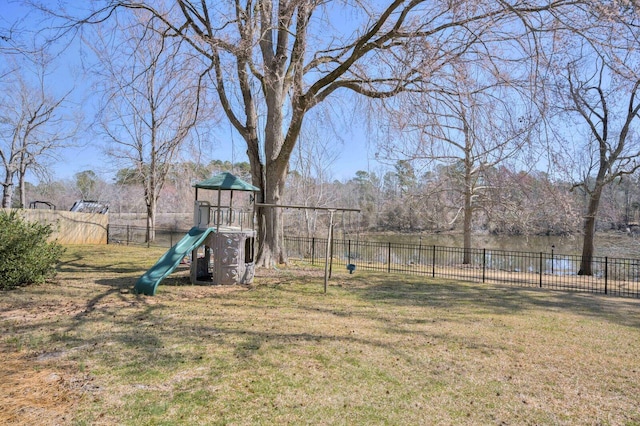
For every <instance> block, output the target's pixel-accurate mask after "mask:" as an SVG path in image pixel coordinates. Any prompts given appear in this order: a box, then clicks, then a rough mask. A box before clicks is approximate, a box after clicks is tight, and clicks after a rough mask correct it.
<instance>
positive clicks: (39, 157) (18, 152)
mask: <svg viewBox="0 0 640 426" xmlns="http://www.w3.org/2000/svg"><path fill="white" fill-rule="evenodd" d="M38 56H39V57H38ZM38 56H36V57H35V58H34V57H31V58H29V57H25V56H22V55H21V56H20V57H18V58H17V59H16V58H12V60H11V61H8V62H10V63H12V64H13V65H14V66H13V67H12V70H11V72H10V73H8V74H7V75H6V76H5V77H4V78H3V79H2V81H1V82H0V167H2V169H3V171H4V176H3V180H2V190H3V193H2V207H12V204H13V201H12V200H13V195H14V193H15V186H16V181H17V185H18V188H19V190H20V203H19V206H20V207H24V206H25V205H26V190H25V183H26V181H25V178H26V175H27V172H28V171H31V172H33V173H36V174H40V175H45V176H46V175H47V173H48V171H47V165H48V162H49V160H51V159H52V158H55V155H56V153H57V152H58V151H59V149H61V148H63V147H65V146H67V145H68V144H69V143H70V140H71V139H72V138H73V136H74V134H75V132H76V130H77V125H78V122H77V120H76V118H75V117H71V116H69V115H68V114H67V111H65V103H66V102H67V98H68V96H69V92H67V93H65V94H62V95H55V94H53V90H52V89H51V88H50V87H49V86H50V84H51V82H50V81H49V79H48V78H47V77H48V64H49V61H48V60H47V59H46V57H45V55H44V53H43V52H40V54H39V55H38ZM16 60H19V62H16Z"/></svg>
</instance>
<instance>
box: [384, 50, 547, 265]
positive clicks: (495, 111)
mask: <svg viewBox="0 0 640 426" xmlns="http://www.w3.org/2000/svg"><path fill="white" fill-rule="evenodd" d="M523 60H528V59H527V58H524V59H522V58H519V60H518V61H516V60H515V58H514V57H513V55H511V58H510V61H509V63H510V67H511V68H515V66H514V65H513V63H514V62H516V63H517V62H519V63H520V65H522V62H523ZM499 62H500V60H499V58H498V57H497V56H493V57H489V52H484V57H478V55H477V52H474V53H473V59H472V60H469V59H468V58H465V57H462V56H461V57H460V58H458V59H457V60H456V61H452V62H451V63H449V64H446V65H445V66H443V67H442V69H441V70H439V72H438V73H437V75H435V76H433V77H432V79H431V80H430V81H429V82H428V84H425V86H424V89H422V90H421V91H420V92H418V93H411V94H409V95H408V96H401V97H400V102H396V103H395V105H396V106H398V109H396V110H394V111H393V112H392V117H394V118H395V119H393V120H390V122H391V123H394V124H393V126H394V127H396V129H397V131H399V136H398V137H397V138H394V139H389V140H386V141H383V142H382V146H380V148H381V149H380V152H383V153H385V154H384V156H386V157H391V158H404V159H408V160H410V161H418V162H426V163H427V164H430V167H431V168H433V167H438V166H440V165H445V166H447V167H446V168H444V170H446V171H447V175H448V176H449V178H450V179H451V180H452V181H453V182H456V185H455V186H453V187H452V189H454V190H455V192H456V193H457V194H458V196H457V197H455V198H454V199H453V201H454V203H455V204H454V205H449V206H446V207H447V208H449V209H453V210H457V214H456V215H455V218H456V219H457V218H458V217H462V223H463V246H464V248H465V249H467V250H465V252H464V259H463V262H464V263H469V262H470V260H471V259H470V252H469V250H468V249H470V248H471V235H472V222H473V214H474V211H475V210H476V209H479V208H482V202H481V199H482V197H483V195H484V194H485V193H486V190H487V189H488V187H487V175H486V174H487V171H489V170H491V169H493V168H494V167H496V166H498V165H501V164H504V163H506V162H508V161H512V160H514V158H515V157H516V156H520V155H521V154H523V153H524V152H525V150H524V147H525V145H526V144H527V143H528V142H529V139H530V134H531V132H532V129H533V128H534V126H535V123H536V119H534V114H535V113H534V111H533V109H532V108H531V105H532V102H530V101H529V100H527V98H526V96H523V93H524V94H526V93H528V91H527V89H528V88H527V87H526V84H523V83H522V82H521V81H517V80H516V79H515V76H514V75H508V74H507V73H506V72H505V71H504V69H502V68H501V67H499V66H498V65H497V64H498V63H499ZM502 65H503V66H504V65H506V62H503V63H502ZM505 68H506V67H505ZM521 84H522V85H523V86H524V87H523V86H521ZM436 190H438V191H439V190H442V188H437V189H436Z"/></svg>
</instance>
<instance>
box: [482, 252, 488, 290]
mask: <svg viewBox="0 0 640 426" xmlns="http://www.w3.org/2000/svg"><path fill="white" fill-rule="evenodd" d="M486 265H487V249H486V248H483V249H482V282H483V283H484V280H485V273H486Z"/></svg>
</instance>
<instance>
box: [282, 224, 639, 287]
mask: <svg viewBox="0 0 640 426" xmlns="http://www.w3.org/2000/svg"><path fill="white" fill-rule="evenodd" d="M326 244H327V240H326V239H322V238H305V237H285V247H286V249H287V253H288V255H289V257H292V258H300V259H307V260H309V261H310V262H311V263H312V264H319V263H322V262H324V259H325V253H326ZM332 246H333V247H332V248H330V250H332V253H331V259H332V262H334V263H335V262H336V261H338V262H344V264H345V265H346V264H354V265H356V268H357V269H360V270H370V271H382V272H387V273H402V274H411V275H426V276H431V277H443V278H453V279H460V280H465V281H473V282H483V283H485V282H486V283H500V284H513V285H517V286H523V287H541V288H550V289H556V290H566V291H577V292H586V293H600V294H609V295H615V296H623V297H635V298H640V259H619V258H609V257H598V256H594V257H593V258H592V261H591V268H592V272H593V274H592V275H578V271H579V269H580V262H581V256H577V255H569V254H557V253H543V252H540V253H533V252H523V251H506V250H488V249H464V248H456V247H441V246H429V245H421V244H402V243H391V242H370V241H354V240H339V239H337V240H334V241H333V245H332Z"/></svg>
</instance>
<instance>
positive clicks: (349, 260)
mask: <svg viewBox="0 0 640 426" xmlns="http://www.w3.org/2000/svg"><path fill="white" fill-rule="evenodd" d="M347 263H351V240H349V248H348V250H347Z"/></svg>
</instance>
